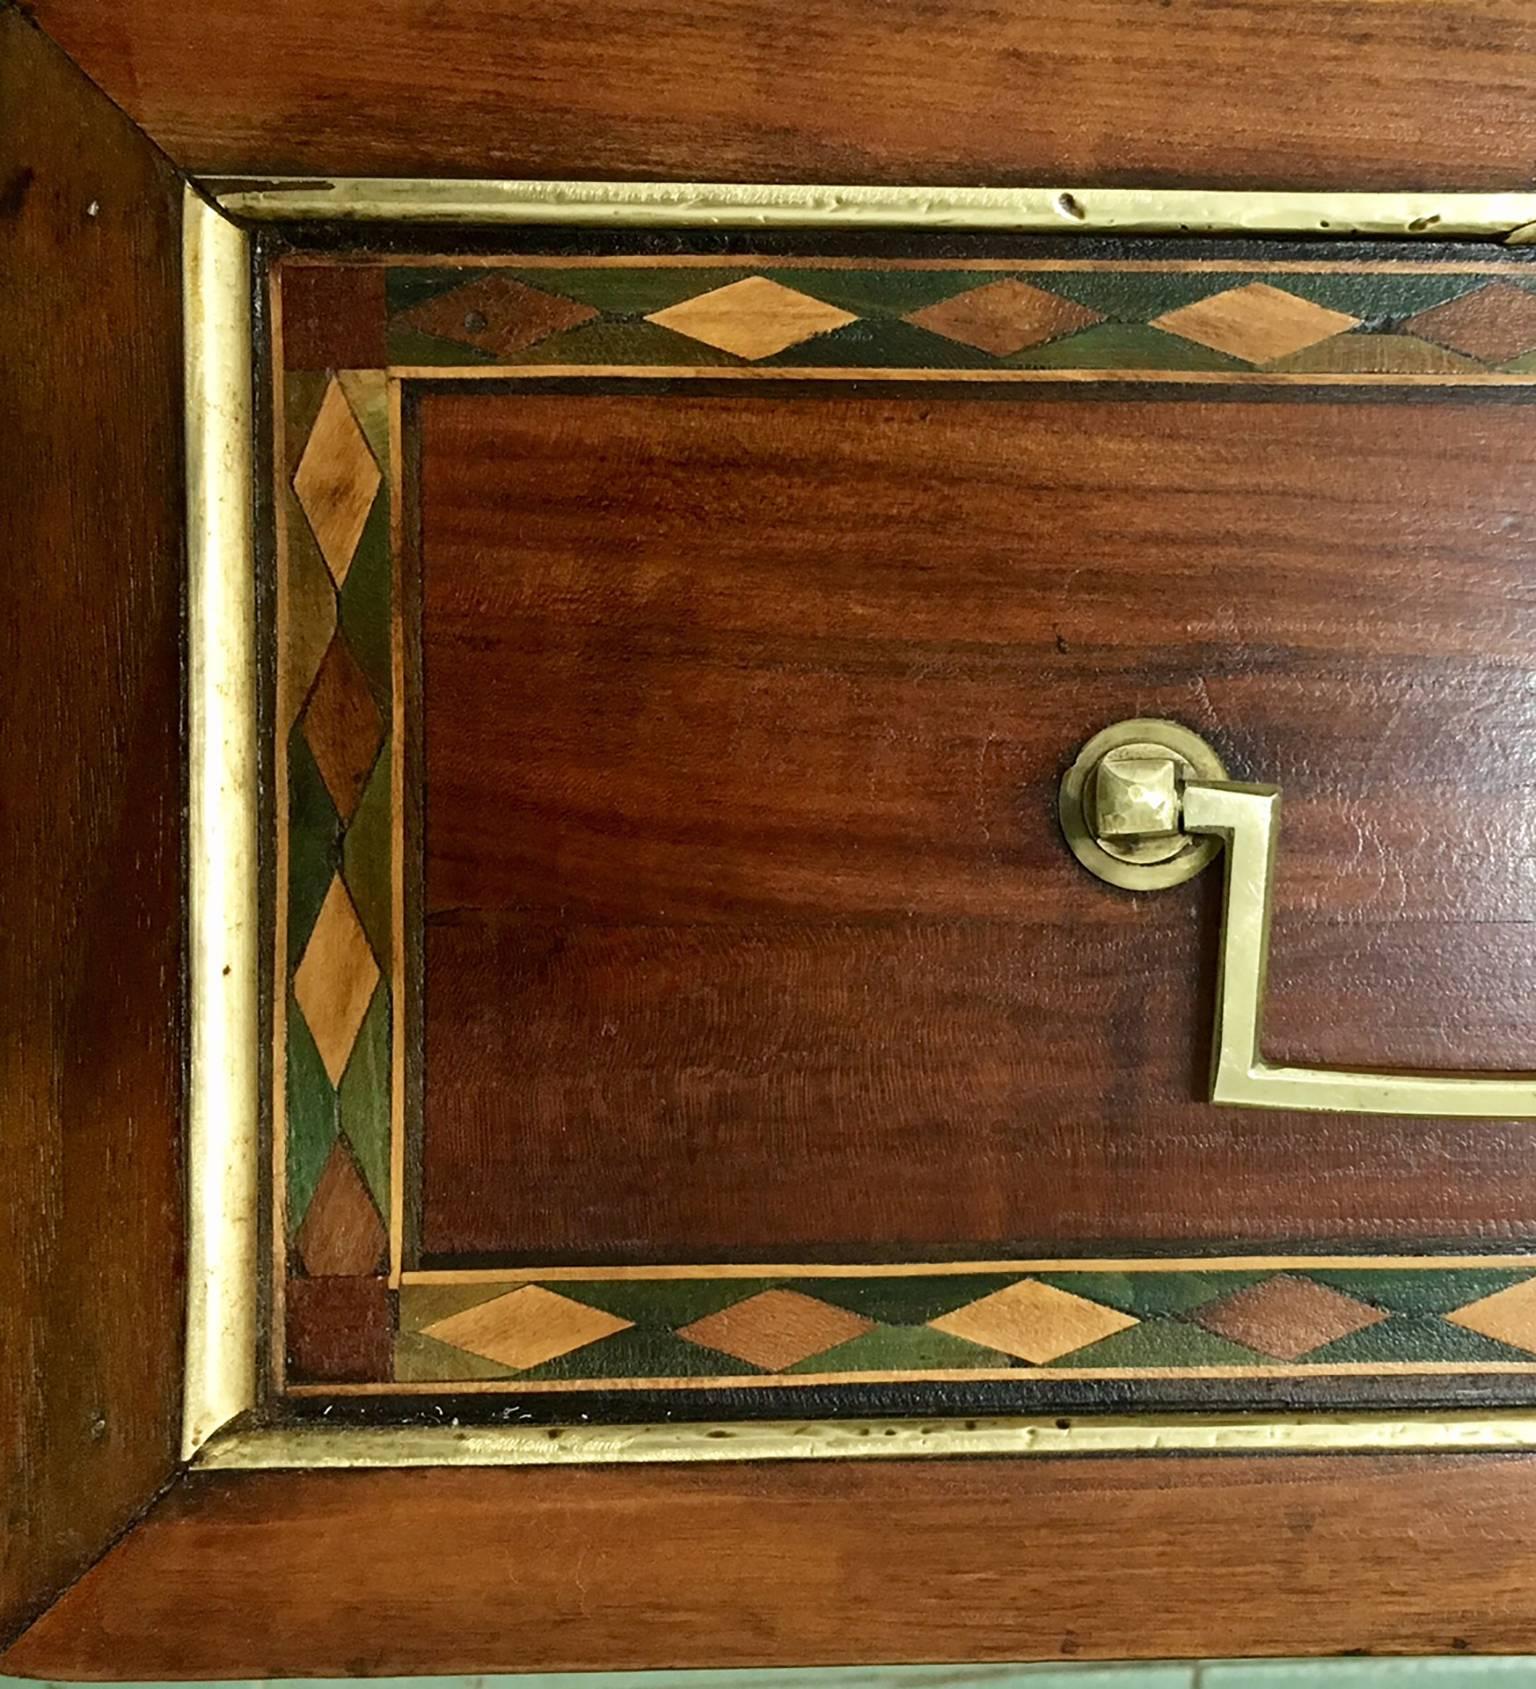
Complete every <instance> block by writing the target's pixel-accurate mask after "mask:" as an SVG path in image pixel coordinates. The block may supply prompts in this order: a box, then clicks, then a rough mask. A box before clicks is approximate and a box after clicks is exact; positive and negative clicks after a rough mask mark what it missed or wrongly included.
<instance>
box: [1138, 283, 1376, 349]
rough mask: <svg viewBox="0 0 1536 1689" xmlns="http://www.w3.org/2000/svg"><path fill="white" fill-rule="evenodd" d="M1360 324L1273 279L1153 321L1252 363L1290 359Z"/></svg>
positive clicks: (1186, 338)
mask: <svg viewBox="0 0 1536 1689" xmlns="http://www.w3.org/2000/svg"><path fill="white" fill-rule="evenodd" d="M1359 323H1360V319H1359V317H1351V316H1349V315H1347V314H1346V313H1345V312H1343V311H1330V310H1329V309H1328V308H1327V306H1326V305H1315V304H1313V302H1312V301H1311V300H1310V299H1298V298H1297V297H1296V295H1295V294H1294V293H1286V292H1284V291H1283V290H1282V289H1281V288H1278V287H1271V286H1270V285H1269V283H1268V282H1249V284H1248V285H1247V286H1246V287H1232V288H1228V289H1227V291H1226V292H1225V293H1218V294H1215V295H1213V296H1212V297H1211V298H1209V299H1197V300H1196V301H1195V303H1194V304H1193V305H1182V306H1180V307H1179V309H1178V310H1177V311H1165V312H1164V313H1163V315H1162V316H1160V317H1154V318H1153V319H1152V326H1153V328H1160V329H1163V330H1165V331H1166V332H1167V333H1169V334H1177V335H1180V336H1182V337H1183V338H1184V339H1185V340H1193V341H1195V342H1196V343H1197V344H1198V345H1201V346H1209V347H1210V348H1211V350H1212V351H1213V352H1226V353H1227V354H1228V355H1229V356H1231V357H1234V358H1241V359H1243V360H1244V362H1245V363H1250V364H1267V363H1269V362H1270V361H1271V360H1272V359H1274V358H1285V357H1289V356H1290V354H1291V353H1292V352H1299V351H1301V349H1302V348H1303V347H1304V346H1315V345H1316V344H1317V343H1318V341H1320V340H1327V339H1329V338H1331V337H1332V336H1333V335H1335V334H1343V333H1344V332H1345V330H1346V329H1351V328H1356V327H1358V326H1359Z"/></svg>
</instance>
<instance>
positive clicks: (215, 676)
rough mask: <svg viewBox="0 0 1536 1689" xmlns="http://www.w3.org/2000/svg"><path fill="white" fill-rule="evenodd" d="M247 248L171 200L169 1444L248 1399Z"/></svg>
mask: <svg viewBox="0 0 1536 1689" xmlns="http://www.w3.org/2000/svg"><path fill="white" fill-rule="evenodd" d="M250 296H251V275H250V254H249V241H248V238H247V236H246V235H245V233H244V232H243V231H242V230H241V229H240V228H239V226H238V225H237V224H235V223H232V222H231V221H230V220H229V219H228V218H227V217H225V216H223V215H222V214H221V213H220V212H218V211H217V210H215V209H214V208H213V207H212V206H210V205H209V204H208V203H207V202H206V201H205V200H204V199H203V198H202V197H201V196H200V195H199V194H197V193H196V192H195V191H194V190H192V189H191V188H188V189H187V190H186V192H185V194H184V197H183V201H182V308H183V321H184V335H185V340H184V352H183V357H184V376H185V383H186V389H185V402H186V454H187V458H186V471H187V735H188V790H187V805H188V822H187V830H188V864H187V906H188V915H187V920H188V1001H189V1008H188V1020H189V1026H188V1042H189V1047H190V1060H189V1069H188V1079H187V1161H188V1167H187V1189H188V1208H187V1323H186V1363H185V1381H184V1395H183V1403H182V1452H183V1455H184V1456H186V1457H188V1458H190V1457H191V1456H192V1455H193V1454H194V1453H195V1452H196V1451H197V1449H198V1448H199V1447H200V1446H201V1445H202V1444H203V1443H205V1442H206V1441H207V1439H208V1438H209V1437H210V1436H211V1435H213V1433H214V1432H216V1431H217V1430H218V1429H219V1427H220V1426H221V1425H224V1424H226V1423H227V1422H228V1421H229V1420H230V1419H231V1418H233V1417H234V1416H235V1415H236V1414H238V1413H241V1412H243V1411H244V1410H245V1409H246V1408H248V1407H250V1406H251V1405H252V1404H253V1403H254V1401H255V1397H256V1344H257V1324H258V1322H257V1317H256V1312H257V1310H256V1298H257V1282H258V1281H257V1262H256V1234H257V1204H258V1183H257V1178H258V1175H257V1121H258V1108H259V1100H258V1060H257V1046H258V1041H259V1036H260V1034H259V1030H258V1028H259V1021H258V1007H257V952H256V944H257V906H256V873H257V854H256V801H257V775H256V769H257V757H256V635H255V625H254V612H255V604H254V590H253V587H254V577H253V563H252V550H251V545H252V522H251V494H252V468H251V453H252V414H251V346H250V336H251V297H250Z"/></svg>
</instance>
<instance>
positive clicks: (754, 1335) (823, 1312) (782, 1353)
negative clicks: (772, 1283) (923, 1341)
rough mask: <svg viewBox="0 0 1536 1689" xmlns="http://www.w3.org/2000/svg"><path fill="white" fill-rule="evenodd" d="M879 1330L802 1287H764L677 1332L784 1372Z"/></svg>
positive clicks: (771, 1369) (724, 1351)
mask: <svg viewBox="0 0 1536 1689" xmlns="http://www.w3.org/2000/svg"><path fill="white" fill-rule="evenodd" d="M874 1329H875V1328H874V1324H873V1322H871V1321H870V1320H866V1319H860V1317H859V1316H858V1315H857V1314H850V1313H849V1312H848V1311H847V1309H846V1308H834V1307H832V1306H831V1305H830V1304H829V1303H826V1302H819V1301H817V1299H816V1298H815V1297H814V1296H802V1295H801V1294H800V1292H799V1291H798V1290H764V1291H762V1292H761V1293H760V1294H759V1295H757V1296H749V1297H748V1298H747V1299H746V1301H744V1302H736V1303H733V1304H732V1306H731V1307H729V1308H722V1309H721V1311H720V1312H719V1313H718V1314H707V1315H706V1316H705V1317H704V1318H703V1319H701V1320H695V1321H694V1322H693V1324H692V1325H685V1326H682V1327H681V1328H680V1329H679V1331H678V1333H677V1335H678V1336H679V1337H682V1338H686V1339H687V1341H688V1342H690V1343H697V1344H698V1345H699V1346H700V1347H701V1348H705V1349H718V1350H719V1351H720V1352H721V1353H722V1354H725V1355H734V1356H735V1357H736V1359H737V1360H739V1361H747V1362H748V1363H750V1364H751V1365H752V1366H760V1367H762V1368H763V1369H764V1370H765V1371H768V1372H781V1371H782V1370H783V1369H784V1368H785V1367H787V1366H794V1365H795V1364H796V1363H797V1362H799V1361H804V1360H809V1359H810V1357H811V1356H812V1355H819V1354H821V1353H822V1352H823V1351H825V1350H827V1349H832V1348H835V1347H836V1346H837V1345H838V1344H839V1343H846V1342H848V1341H849V1339H850V1338H854V1337H862V1336H863V1335H864V1333H865V1332H866V1331H873V1330H874Z"/></svg>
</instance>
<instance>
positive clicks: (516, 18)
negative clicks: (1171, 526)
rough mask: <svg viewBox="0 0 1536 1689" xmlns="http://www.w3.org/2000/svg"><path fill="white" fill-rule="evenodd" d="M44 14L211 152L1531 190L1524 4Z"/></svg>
mask: <svg viewBox="0 0 1536 1689" xmlns="http://www.w3.org/2000/svg"><path fill="white" fill-rule="evenodd" d="M32 9H33V10H34V11H35V12H36V14H37V16H38V17H39V19H40V20H41V22H42V24H43V26H44V27H45V28H46V29H48V30H49V31H50V32H51V33H53V34H54V35H55V36H56V38H57V39H58V40H59V41H60V42H61V43H63V45H64V47H65V48H66V50H67V51H69V52H70V53H72V54H73V55H74V56H75V57H76V58H77V59H78V60H79V61H80V63H81V64H82V65H83V66H84V67H85V69H86V70H87V72H88V73H89V74H90V75H91V76H93V77H94V78H95V79H96V80H97V81H99V82H100V83H101V85H102V86H103V87H104V88H105V89H106V90H107V92H108V93H109V94H111V95H112V96H113V98H115V99H117V100H118V101H120V102H121V103H122V105H123V106H124V107H125V109H126V110H127V111H128V112H129V113H130V114H131V115H132V116H133V117H135V118H136V119H138V121H139V122H141V123H142V124H144V126H145V127H146V128H147V129H148V130H149V132H150V134H151V135H153V136H154V137H155V139H156V140H157V141H159V143H160V144H161V145H162V146H163V147H165V148H166V149H167V150H168V151H169V152H170V153H171V155H172V156H173V157H174V158H175V159H176V161H177V162H178V163H179V164H181V165H183V166H184V167H186V168H189V169H195V170H204V171H206V170H227V171H247V172H249V171H256V172H288V173H301V174H310V175H331V174H343V173H350V174H358V175H407V176H411V175H447V176H455V175H459V176H463V175H468V176H495V175H502V176H520V175H528V176H553V177H568V176H573V175H575V176H589V177H590V176H620V177H642V178H643V177H671V178H682V179H684V180H698V179H701V178H702V179H709V178H722V179H727V180H736V181H743V180H744V181H780V182H784V181H788V182H799V181H819V182H845V181H870V182H918V183H928V182H933V183H962V184H965V183H974V182H986V183H992V184H1002V183H1009V182H1037V183H1038V182H1059V183H1063V184H1065V185H1069V186H1073V187H1076V186H1079V185H1082V184H1089V185H1091V184H1095V183H1129V184H1132V185H1138V184H1141V183H1159V184H1173V183H1181V184H1194V185H1201V186H1208V187H1211V186H1227V187H1262V188H1267V187H1275V186H1289V187H1306V188H1449V187H1454V188H1491V189H1513V188H1523V187H1525V186H1526V184H1527V181H1528V177H1529V158H1528V155H1527V149H1526V148H1525V147H1524V146H1523V144H1522V139H1521V137H1522V136H1523V135H1525V134H1527V133H1529V131H1530V129H1531V127H1532V120H1533V117H1536V62H1533V61H1536V15H1533V13H1532V10H1531V8H1530V7H1529V6H1528V5H1527V4H1525V3H1524V0H1375V3H1370V0H1329V3H1327V4H1306V5H1302V4H1296V3H1292V4H1288V5H1284V4H1266V5H1260V6H1252V5H1249V6H1214V5H1203V4H1188V3H1182V4H1178V5H1175V4H1173V3H1172V0H1164V4H1162V5H1159V6H1153V5H1149V4H1147V3H1146V0H1041V3H1038V4H1033V5H1030V6H1024V7H997V6H993V7H976V6H972V5H968V4H965V3H964V0H939V3H937V4H930V3H925V0H899V3H898V4H893V5H885V6H882V7H881V8H880V9H879V11H878V12H876V13H873V14H872V13H871V12H870V10H869V7H868V6H867V5H865V4H863V3H861V0H806V3H805V4H803V5H800V6H797V7H796V8H795V10H794V12H793V15H792V16H790V17H786V16H785V14H784V11H783V9H782V8H781V7H778V6H775V5H773V4H771V3H770V0H717V3H716V4H713V5H710V6H698V5H695V4H690V3H689V0H657V3H656V4H652V5H649V6H647V7H645V8H644V9H643V11H639V12H637V11H636V9H635V8H634V7H632V6H628V5H623V4H619V3H617V0H584V3H573V0H540V3H539V4H537V5H519V6H513V5H511V4H509V3H508V0H483V3H482V4H479V5H473V6H471V5H454V6H441V5H387V6H381V5H379V4H378V3H377V0H216V3H214V4H205V5H197V6H191V5H167V4H164V3H163V0H124V3H122V4H118V5H112V6H104V5H101V4H99V0H33V8H32ZM1196 96H1197V97H1196Z"/></svg>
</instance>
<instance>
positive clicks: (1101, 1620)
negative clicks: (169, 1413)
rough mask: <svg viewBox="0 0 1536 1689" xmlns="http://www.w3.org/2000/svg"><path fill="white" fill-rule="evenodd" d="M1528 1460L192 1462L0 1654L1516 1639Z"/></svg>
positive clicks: (1126, 1651)
mask: <svg viewBox="0 0 1536 1689" xmlns="http://www.w3.org/2000/svg"><path fill="white" fill-rule="evenodd" d="M1533 1535H1536V1461H1533V1460H1532V1459H1530V1458H1529V1457H1524V1458H1520V1457H1492V1456H1489V1457H1480V1456H1460V1457H1455V1458H1450V1459H1445V1458H1437V1459H1430V1458H1419V1459H1405V1458H1397V1459H1391V1458H1381V1459H1374V1460H1371V1459H1359V1458H1356V1457H1353V1456H1332V1457H1314V1458H1309V1459H1301V1458H1286V1457H1273V1458H1236V1457H1216V1458H1191V1459H1183V1460H1180V1459H1168V1458H1162V1459H1158V1458H1147V1459H1105V1460H1078V1461H1036V1460H1028V1459H1026V1460H1018V1461H1013V1462H1009V1461H997V1460H984V1461H954V1462H943V1463H939V1462H935V1463H914V1464H903V1463H899V1462H881V1461H874V1462H869V1463H865V1464H858V1463H850V1462H827V1463H814V1464H813V1463H804V1464H800V1463H791V1464H788V1465H779V1466H773V1465H764V1466H727V1467H691V1468H675V1467H674V1468H670V1469H668V1468H649V1469H647V1468H629V1469H627V1470H626V1469H623V1468H618V1469H614V1468H609V1469H607V1470H603V1469H601V1468H585V1469H572V1470H563V1471H562V1470H555V1469H530V1470H526V1471H508V1470H500V1471H496V1470H491V1471H460V1472H455V1471H435V1472H434V1471H414V1472H352V1473H305V1474H300V1473H291V1474H290V1473H283V1474H278V1473H273V1474H262V1475H254V1474H241V1475H238V1476H223V1475H220V1476H212V1475H210V1476H207V1477H201V1478H193V1479H191V1480H189V1481H188V1482H186V1483H184V1484H183V1485H182V1486H181V1487H180V1488H179V1489H177V1490H176V1491H174V1492H173V1493H172V1494H171V1495H170V1496H168V1497H167V1498H166V1499H165V1500H164V1501H163V1502H162V1503H161V1504H160V1505H159V1506H158V1508H157V1509H156V1511H155V1512H154V1513H153V1514H152V1515H151V1517H150V1518H149V1519H148V1520H147V1521H146V1523H145V1524H144V1525H143V1526H142V1527H140V1529H139V1530H138V1531H136V1532H135V1533H134V1534H133V1536H132V1537H130V1538H129V1539H128V1541H127V1542H125V1543H123V1544H122V1545H121V1546H119V1547H118V1548H117V1549H115V1550H114V1551H113V1553H112V1554H111V1555H110V1556H109V1557H108V1558H107V1559H106V1560H105V1561H103V1562H102V1564H100V1565H99V1566H97V1567H96V1568H95V1569H94V1570H93V1571H91V1572H90V1573H89V1574H88V1575H87V1576H86V1577H85V1578H84V1579H83V1580H82V1581H81V1582H80V1583H79V1584H78V1585H76V1587H75V1588H74V1589H73V1590H72V1591H71V1592H70V1593H69V1595H68V1596H66V1597H65V1599H64V1600H63V1601H62V1602H61V1603H59V1605H58V1606H57V1607H55V1608H54V1609H53V1611H52V1612H50V1613H49V1614H48V1615H47V1616H46V1617H45V1618H44V1619H43V1620H42V1622H41V1623H40V1624H38V1625H37V1626H35V1627H34V1628H33V1630H32V1631H31V1632H30V1633H29V1634H28V1635H27V1636H26V1638H25V1639H24V1640H23V1641H22V1642H21V1643H20V1644H19V1645H18V1646H16V1647H15V1648H13V1649H12V1650H11V1651H10V1652H9V1653H8V1654H5V1655H0V1669H4V1670H6V1671H10V1672H22V1673H26V1674H29V1675H36V1676H43V1677H51V1678H65V1679H74V1678H99V1677H122V1678H138V1679H141V1680H143V1679H148V1680H151V1681H153V1680H155V1679H161V1678H205V1677H244V1678H258V1677H266V1676H273V1677H282V1676H287V1675H290V1674H293V1675H299V1674H303V1675H315V1676H338V1677H340V1676H354V1675H363V1674H367V1673H382V1674H385V1675H389V1676H403V1675H410V1674H412V1673H419V1672H420V1673H433V1674H442V1673H445V1672H446V1673H457V1672H464V1673H479V1672H496V1671H525V1672H526V1671H563V1670H589V1669H602V1670H607V1671H621V1670H629V1669H644V1668H663V1669H681V1668H684V1667H706V1666H709V1667H717V1668H722V1667H730V1666H806V1665H839V1664H853V1663H869V1662H872V1661H878V1662H880V1663H882V1664H897V1663H902V1662H907V1661H934V1662H937V1661H951V1660H953V1661H990V1660H1031V1659H1067V1660H1069V1659H1117V1658H1130V1659H1158V1658H1198V1657H1201V1656H1211V1655H1216V1656H1224V1655H1265V1654H1270V1655H1317V1654H1337V1653H1345V1652H1349V1653H1380V1654H1448V1653H1453V1652H1463V1651H1468V1650H1470V1651H1474V1652H1489V1653H1494V1652H1498V1653H1504V1652H1508V1653H1516V1654H1518V1653H1526V1652H1530V1651H1533V1650H1536V1617H1533V1615H1532V1612H1531V1604H1530V1598H1529V1597H1530V1588H1531V1582H1532V1579H1533V1578H1536V1549H1533V1548H1532V1540H1533Z"/></svg>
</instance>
